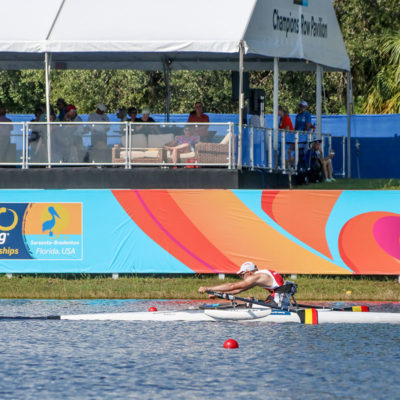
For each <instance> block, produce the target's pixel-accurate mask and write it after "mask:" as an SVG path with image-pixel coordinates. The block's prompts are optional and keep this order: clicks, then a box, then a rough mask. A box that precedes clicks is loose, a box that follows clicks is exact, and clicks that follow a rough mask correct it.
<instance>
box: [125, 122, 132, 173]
mask: <svg viewBox="0 0 400 400" xmlns="http://www.w3.org/2000/svg"><path fill="white" fill-rule="evenodd" d="M131 131H132V125H131V124H130V123H129V122H126V128H125V135H126V136H125V143H126V144H127V145H128V157H126V160H125V168H131V156H132V149H131V147H132V132H131Z"/></svg>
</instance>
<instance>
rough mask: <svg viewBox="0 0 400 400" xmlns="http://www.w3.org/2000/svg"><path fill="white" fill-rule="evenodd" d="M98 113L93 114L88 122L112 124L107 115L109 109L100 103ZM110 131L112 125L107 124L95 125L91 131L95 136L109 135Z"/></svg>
mask: <svg viewBox="0 0 400 400" xmlns="http://www.w3.org/2000/svg"><path fill="white" fill-rule="evenodd" d="M96 107H97V108H96V112H94V113H92V114H90V115H89V118H88V122H110V119H109V118H108V115H107V114H106V111H107V107H106V106H105V105H104V104H102V103H100V104H97V106H96ZM109 129H110V125H107V124H104V125H102V124H94V125H93V126H91V127H90V130H91V132H92V135H93V134H101V133H107V131H108V130H109Z"/></svg>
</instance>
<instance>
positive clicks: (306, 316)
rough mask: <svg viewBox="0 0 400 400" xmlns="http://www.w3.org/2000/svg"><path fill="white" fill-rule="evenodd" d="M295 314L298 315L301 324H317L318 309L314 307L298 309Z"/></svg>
mask: <svg viewBox="0 0 400 400" xmlns="http://www.w3.org/2000/svg"><path fill="white" fill-rule="evenodd" d="M297 314H298V315H299V317H300V322H301V323H302V324H310V325H317V324H318V311H317V310H316V309H315V308H307V309H306V310H299V311H297Z"/></svg>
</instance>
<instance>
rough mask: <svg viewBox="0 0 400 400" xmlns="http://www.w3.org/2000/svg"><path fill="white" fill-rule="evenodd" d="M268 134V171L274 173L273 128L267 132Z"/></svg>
mask: <svg viewBox="0 0 400 400" xmlns="http://www.w3.org/2000/svg"><path fill="white" fill-rule="evenodd" d="M266 134H267V149H268V170H269V171H270V172H271V171H272V130H271V128H269V129H267V130H266Z"/></svg>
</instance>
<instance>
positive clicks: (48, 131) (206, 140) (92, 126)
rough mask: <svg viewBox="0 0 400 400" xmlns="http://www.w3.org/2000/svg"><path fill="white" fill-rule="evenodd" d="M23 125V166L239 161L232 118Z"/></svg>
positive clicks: (230, 164)
mask: <svg viewBox="0 0 400 400" xmlns="http://www.w3.org/2000/svg"><path fill="white" fill-rule="evenodd" d="M11 125H12V124H11ZM21 126H22V128H21V132H20V133H19V134H18V135H17V138H16V142H17V143H18V144H17V145H16V148H17V149H18V150H19V153H18V154H20V159H16V160H18V161H19V164H20V165H21V166H22V167H24V168H29V167H31V166H49V167H51V166H89V165H91V166H121V167H125V168H131V167H133V166H137V165H142V166H160V165H161V166H193V165H197V166H222V167H227V168H232V167H233V166H234V159H233V150H232V149H233V145H232V143H233V128H232V127H233V124H231V123H216V124H196V123H184V124H183V123H171V124H169V123H136V122H135V123H128V122H125V123H102V122H50V123H45V122H26V123H22V124H21ZM5 136H6V135H5ZM5 162H6V158H5V157H4V158H2V159H0V164H3V163H5ZM11 164H14V165H15V164H16V161H15V160H13V163H11Z"/></svg>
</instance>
